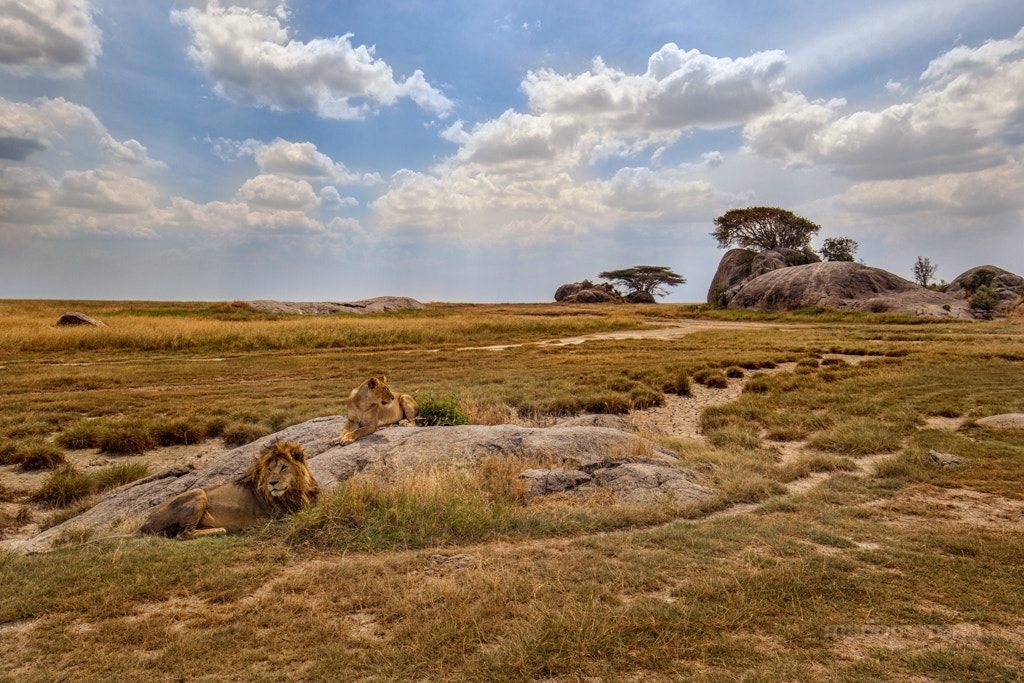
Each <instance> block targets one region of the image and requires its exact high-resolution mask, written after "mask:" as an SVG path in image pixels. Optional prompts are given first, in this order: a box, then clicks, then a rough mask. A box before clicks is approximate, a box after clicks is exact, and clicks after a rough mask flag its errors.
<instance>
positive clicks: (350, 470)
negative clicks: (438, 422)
mask: <svg viewBox="0 0 1024 683" xmlns="http://www.w3.org/2000/svg"><path fill="white" fill-rule="evenodd" d="M345 421H346V418H345V416H341V415H337V416H330V417H320V418H315V419H313V420H309V421H308V422H304V423H302V424H298V425H294V426H292V427H288V428H287V429H284V430H282V431H280V432H278V433H276V434H271V435H269V436H265V437H263V438H261V439H259V440H257V441H255V442H253V443H251V444H247V445H245V446H241V447H240V448H236V449H234V450H231V451H228V452H227V453H224V454H222V455H220V456H217V457H216V458H213V459H211V460H210V461H209V462H208V463H207V464H206V465H204V466H203V467H201V468H198V469H188V468H186V467H181V468H177V469H175V470H169V471H167V472H163V473H160V474H157V475H153V476H151V477H147V478H145V479H141V480H139V481H136V482H132V483H130V484H126V485H124V486H122V487H120V488H118V489H116V490H114V491H112V492H110V493H108V494H107V495H106V496H105V497H104V498H102V499H101V500H100V501H99V502H98V503H97V504H96V505H95V506H93V507H92V508H90V509H89V510H86V511H85V512H83V513H82V514H81V515H79V516H77V517H74V518H72V519H70V520H68V521H66V522H64V523H62V524H60V525H57V526H55V527H53V528H51V529H47V530H46V531H44V532H42V533H41V534H39V535H37V536H36V537H34V538H32V539H29V540H27V541H24V542H21V543H19V544H18V545H17V547H16V548H15V549H17V550H21V551H24V552H42V551H46V550H49V549H50V548H51V547H52V544H53V542H54V541H55V540H56V539H59V538H60V537H61V536H62V535H63V534H65V533H66V532H67V531H69V530H71V529H79V528H83V527H84V528H89V529H92V530H93V531H94V532H95V533H96V535H98V536H103V535H110V534H116V533H124V532H125V531H126V530H131V529H134V528H135V527H136V526H137V525H138V523H139V522H140V521H141V520H142V519H143V518H144V516H145V515H146V513H147V512H148V510H149V509H150V508H151V507H152V506H154V505H157V504H159V503H160V502H162V501H164V500H166V499H168V498H170V497H171V496H174V495H176V494H178V493H181V492H182V491H187V490H190V489H195V488H203V487H207V486H213V485H216V484H220V483H225V482H229V481H234V480H235V479H237V478H238V477H239V476H241V474H242V473H243V472H245V470H246V469H247V468H248V467H249V466H250V465H251V463H252V462H253V460H254V459H255V458H256V455H257V454H258V453H259V451H260V449H261V448H263V446H265V445H267V444H270V443H273V442H275V441H278V440H281V439H287V440H291V441H295V442H297V443H298V444H300V445H301V446H302V447H303V448H304V449H305V451H306V455H307V458H308V463H309V469H310V472H311V473H312V474H313V476H314V477H315V478H316V480H317V483H318V484H319V485H320V488H321V489H322V490H324V491H325V492H329V491H330V490H331V489H333V488H335V487H336V486H337V485H338V484H339V483H340V482H343V481H345V480H347V479H349V478H351V477H353V476H355V475H356V474H358V473H362V472H366V473H370V472H380V473H382V474H385V475H386V476H388V477H393V476H396V475H401V474H402V473H417V472H429V471H432V470H435V469H437V468H439V467H462V466H472V465H474V464H477V463H479V462H481V461H482V460H483V459H485V458H495V457H496V458H508V459H515V460H520V461H523V462H536V463H540V462H544V463H547V462H550V463H552V465H553V466H554V468H553V469H552V470H536V465H535V466H534V468H533V469H534V470H536V471H539V472H541V473H540V474H533V475H525V474H524V476H525V477H527V478H533V479H535V480H538V481H542V482H544V483H543V484H542V485H539V486H538V487H537V489H535V490H534V494H535V495H545V494H546V493H552V492H556V491H560V492H564V491H567V490H569V489H572V490H576V493H577V494H578V495H586V494H587V493H589V492H593V491H596V490H597V487H598V486H603V487H604V488H606V489H607V490H609V491H611V493H612V495H613V496H615V497H616V498H617V499H619V500H622V501H625V502H633V503H635V502H644V501H649V500H653V499H655V498H657V497H660V496H666V497H668V498H670V499H673V500H675V501H677V502H680V503H687V502H693V501H696V500H700V499H702V498H706V497H709V496H712V495H713V492H712V491H711V490H710V489H708V488H706V487H704V486H701V485H699V484H697V483H696V482H697V481H698V480H699V478H700V477H699V475H697V474H695V473H693V472H689V471H687V470H683V469H681V468H679V467H678V463H679V460H678V458H677V457H676V455H675V453H673V452H672V451H670V450H667V449H665V448H662V447H660V446H658V445H656V444H654V443H653V442H650V441H647V440H646V439H643V438H642V437H640V436H639V435H637V434H636V433H633V432H632V431H623V430H620V429H613V428H610V427H599V426H593V427H589V426H554V427H546V428H528V427H519V426H514V425H497V426H485V425H465V426H458V427H415V428H414V427H389V428H385V429H381V430H379V431H377V432H376V433H374V434H371V435H370V436H367V437H364V438H362V439H359V440H358V441H356V442H355V443H352V444H350V445H348V446H332V445H331V440H332V439H333V438H334V437H336V436H337V435H338V434H340V433H341V430H342V427H343V426H344V424H345ZM631 453H642V455H631ZM623 468H625V469H623ZM556 469H560V470H561V471H562V472H555V470H556ZM524 470H526V466H525V465H524ZM549 471H550V472H552V473H551V474H546V472H549ZM557 482H562V483H560V484H559V483H557ZM630 482H633V483H632V484H631V483H630Z"/></svg>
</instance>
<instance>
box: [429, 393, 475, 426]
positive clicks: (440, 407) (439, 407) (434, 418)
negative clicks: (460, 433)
mask: <svg viewBox="0 0 1024 683" xmlns="http://www.w3.org/2000/svg"><path fill="white" fill-rule="evenodd" d="M416 403H417V404H418V405H419V407H420V415H419V416H420V417H421V418H423V421H424V422H425V423H426V424H428V425H432V426H437V427H451V426H454V425H468V424H469V413H468V412H466V411H464V410H463V409H462V408H460V407H459V400H458V399H457V398H456V397H455V395H454V394H446V395H445V396H442V397H441V398H437V397H435V396H434V395H433V394H432V393H431V394H427V395H426V396H424V397H422V398H419V397H417V399H416Z"/></svg>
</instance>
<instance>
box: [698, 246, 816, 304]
mask: <svg viewBox="0 0 1024 683" xmlns="http://www.w3.org/2000/svg"><path fill="white" fill-rule="evenodd" d="M820 260H821V259H820V258H819V257H818V255H817V254H815V253H814V252H812V251H809V250H802V249H771V250H768V251H762V252H756V251H753V250H751V249H730V250H729V251H727V252H725V256H723V257H722V260H721V261H719V263H718V270H717V271H715V277H714V278H712V280H711V286H710V287H709V288H708V298H707V301H708V303H709V304H712V305H719V306H724V305H726V303H728V301H727V298H726V297H728V292H729V291H730V290H734V289H735V288H736V287H739V286H740V285H741V284H743V283H744V282H746V281H747V280H752V279H754V278H755V277H758V276H759V275H764V274H765V273H770V272H772V271H774V270H778V269H780V268H789V267H792V266H799V265H805V264H807V263H817V262H818V261H820Z"/></svg>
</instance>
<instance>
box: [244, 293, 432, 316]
mask: <svg viewBox="0 0 1024 683" xmlns="http://www.w3.org/2000/svg"><path fill="white" fill-rule="evenodd" d="M246 303H248V304H249V305H250V306H252V307H253V308H255V309H257V310H260V311H266V312H268V313H291V314H296V315H333V314H334V313H391V312H392V311H401V310H403V309H406V308H414V309H424V308H426V306H425V305H424V304H422V303H420V302H419V301H416V299H410V298H409V297H407V296H378V297H376V298H374V299H363V300H362V301H351V302H347V303H346V302H340V301H301V302H297V301H273V300H270V299H259V300H257V301H248V302H246Z"/></svg>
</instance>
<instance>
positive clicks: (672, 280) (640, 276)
mask: <svg viewBox="0 0 1024 683" xmlns="http://www.w3.org/2000/svg"><path fill="white" fill-rule="evenodd" d="M598 277H602V278H604V279H605V280H610V281H611V282H613V283H615V284H619V285H622V286H623V287H627V288H629V290H630V293H635V292H644V293H645V294H650V295H651V297H655V296H665V295H666V294H668V289H667V287H675V286H676V285H681V284H683V283H685V282H686V278H684V277H683V276H681V275H680V274H679V273H673V272H672V271H671V270H669V269H668V267H666V266H633V267H632V268H623V269H622V270H606V271H605V272H603V273H598Z"/></svg>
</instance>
